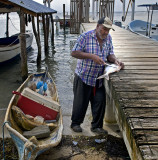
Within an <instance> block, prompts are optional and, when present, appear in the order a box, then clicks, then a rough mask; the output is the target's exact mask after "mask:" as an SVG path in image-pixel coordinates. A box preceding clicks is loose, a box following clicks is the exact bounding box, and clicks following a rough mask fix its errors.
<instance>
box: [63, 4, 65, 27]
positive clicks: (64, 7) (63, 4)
mask: <svg viewBox="0 0 158 160" xmlns="http://www.w3.org/2000/svg"><path fill="white" fill-rule="evenodd" d="M63 20H64V22H63V23H64V24H63V27H64V30H65V4H63Z"/></svg>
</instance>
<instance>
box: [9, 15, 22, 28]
mask: <svg viewBox="0 0 158 160" xmlns="http://www.w3.org/2000/svg"><path fill="white" fill-rule="evenodd" d="M9 20H10V22H11V23H12V25H13V27H14V28H15V29H16V30H17V31H20V30H19V29H17V28H16V27H15V25H14V24H13V22H12V20H11V19H10V18H9Z"/></svg>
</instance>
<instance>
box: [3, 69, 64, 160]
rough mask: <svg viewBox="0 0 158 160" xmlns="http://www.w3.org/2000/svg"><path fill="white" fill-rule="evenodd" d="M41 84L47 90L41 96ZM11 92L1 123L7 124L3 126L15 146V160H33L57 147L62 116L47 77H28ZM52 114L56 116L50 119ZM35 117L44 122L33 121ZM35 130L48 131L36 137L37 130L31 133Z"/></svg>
mask: <svg viewBox="0 0 158 160" xmlns="http://www.w3.org/2000/svg"><path fill="white" fill-rule="evenodd" d="M41 81H42V82H44V84H47V89H46V90H43V92H42V93H41V91H40V90H41V88H42V87H43V88H44V85H43V86H42V87H40V88H39V87H37V85H38V84H39V82H41ZM37 88H38V89H37ZM37 92H38V93H37ZM13 93H14V95H13V97H12V98H11V100H10V103H9V106H8V109H7V111H6V115H5V120H4V121H5V122H9V123H6V128H7V130H8V131H9V133H10V136H11V138H12V139H13V141H14V143H15V145H16V147H17V150H18V154H19V160H33V159H35V158H36V157H37V156H38V155H40V154H41V153H43V152H44V151H46V150H48V149H50V148H51V147H54V146H57V145H58V144H59V143H60V141H61V138H62V130H63V123H62V113H61V108H60V105H59V99H58V94H57V90H56V86H55V83H54V82H53V80H52V78H51V76H50V74H49V73H47V72H42V73H39V74H32V75H30V76H29V77H28V78H27V79H26V81H25V82H24V83H23V84H22V85H21V86H20V87H19V88H18V89H17V91H16V92H13ZM31 102H32V103H31ZM51 105H52V108H51ZM37 107H39V109H37ZM41 109H42V110H41ZM51 110H52V111H51ZM56 112H58V114H56V115H55V116H54V117H52V114H54V113H56ZM29 113H30V114H29ZM44 113H45V115H44ZM28 114H29V116H28ZM35 115H37V116H36V117H42V116H43V117H42V118H43V119H44V121H42V122H41V121H39V120H38V121H35V118H36V117H35ZM38 127H43V129H40V132H43V131H44V132H45V130H47V129H49V132H48V133H46V134H45V135H44V136H43V137H41V136H39V135H37V133H38V131H37V130H36V131H35V132H34V129H35V128H38ZM30 130H31V132H32V133H31V134H30ZM25 133H26V134H25ZM34 133H35V134H34ZM28 134H30V135H29V136H28Z"/></svg>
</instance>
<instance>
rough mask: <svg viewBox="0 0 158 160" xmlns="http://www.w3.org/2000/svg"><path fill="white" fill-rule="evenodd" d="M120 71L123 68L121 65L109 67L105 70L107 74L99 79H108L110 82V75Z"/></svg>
mask: <svg viewBox="0 0 158 160" xmlns="http://www.w3.org/2000/svg"><path fill="white" fill-rule="evenodd" d="M120 69H121V66H119V65H116V64H111V65H108V66H107V67H106V68H105V70H104V73H105V74H103V75H101V76H99V77H98V78H97V79H101V78H106V79H107V80H109V74H111V73H114V72H118V71H120Z"/></svg>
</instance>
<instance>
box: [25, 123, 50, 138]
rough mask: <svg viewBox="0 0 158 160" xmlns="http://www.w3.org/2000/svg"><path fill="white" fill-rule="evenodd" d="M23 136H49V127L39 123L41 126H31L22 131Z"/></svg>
mask: <svg viewBox="0 0 158 160" xmlns="http://www.w3.org/2000/svg"><path fill="white" fill-rule="evenodd" d="M23 136H25V137H26V138H30V137H32V136H35V137H36V138H37V139H40V138H47V137H49V136H50V129H49V127H48V126H46V125H41V126H38V127H35V128H33V129H32V130H30V131H24V132H23Z"/></svg>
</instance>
